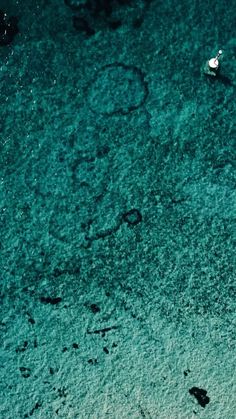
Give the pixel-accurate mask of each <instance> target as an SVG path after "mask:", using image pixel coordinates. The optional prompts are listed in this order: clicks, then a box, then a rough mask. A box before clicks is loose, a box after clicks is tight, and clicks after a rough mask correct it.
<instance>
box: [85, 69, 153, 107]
mask: <svg viewBox="0 0 236 419" xmlns="http://www.w3.org/2000/svg"><path fill="white" fill-rule="evenodd" d="M147 94H148V89H147V84H146V82H145V81H144V76H143V74H142V72H141V71H140V70H139V69H137V68H136V67H132V66H126V65H124V64H110V65H107V66H105V67H103V68H102V69H101V70H100V71H99V72H98V73H97V75H96V77H95V79H94V81H93V82H92V84H91V85H90V87H89V92H88V101H89V105H90V108H91V110H92V111H94V112H96V113H99V114H104V115H113V114H118V113H120V114H127V113H129V112H131V111H133V110H134V109H137V108H138V107H140V106H141V105H142V104H143V103H144V102H145V99H146V97H147Z"/></svg>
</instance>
